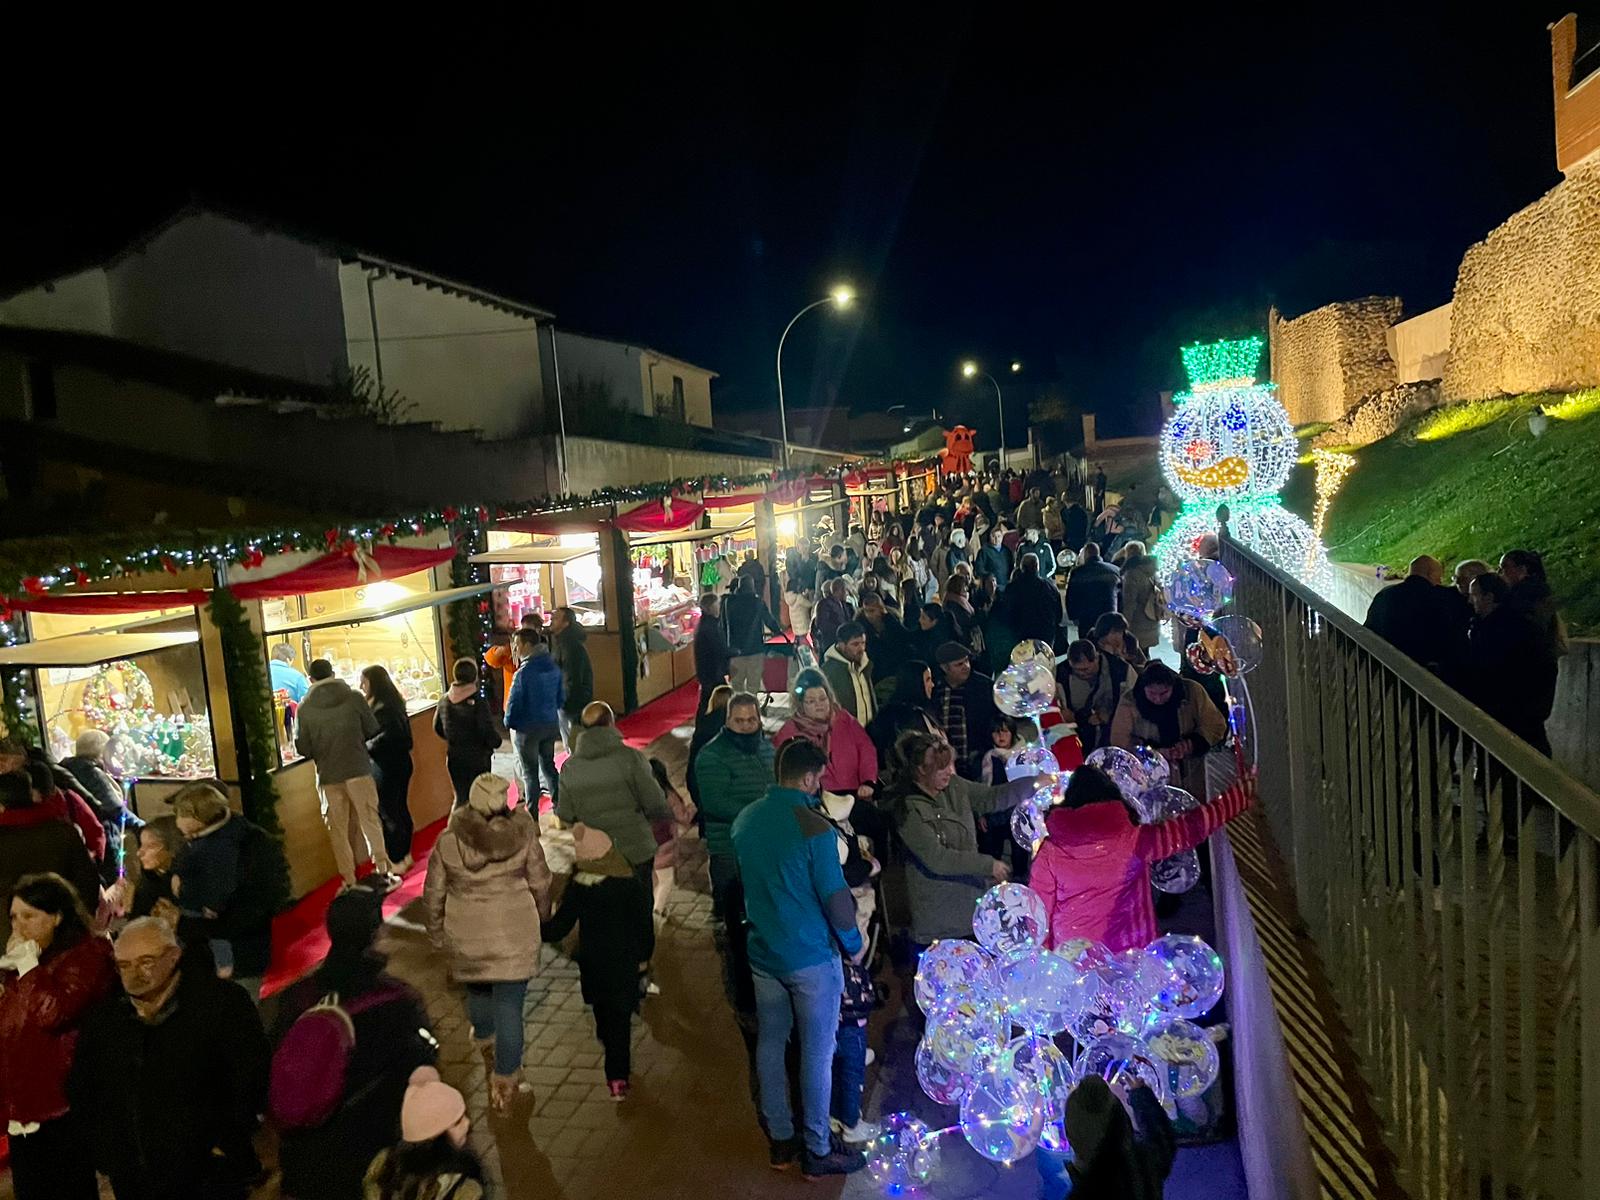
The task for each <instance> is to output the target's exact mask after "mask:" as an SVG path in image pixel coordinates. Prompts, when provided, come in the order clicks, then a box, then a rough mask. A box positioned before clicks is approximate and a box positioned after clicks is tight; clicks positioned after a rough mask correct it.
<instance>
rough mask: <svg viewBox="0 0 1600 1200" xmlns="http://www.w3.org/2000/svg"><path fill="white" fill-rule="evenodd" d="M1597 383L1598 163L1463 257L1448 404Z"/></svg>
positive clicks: (1599, 372)
mask: <svg viewBox="0 0 1600 1200" xmlns="http://www.w3.org/2000/svg"><path fill="white" fill-rule="evenodd" d="M1596 385H1600V163H1589V164H1585V165H1584V166H1582V167H1580V168H1574V169H1573V170H1572V171H1571V172H1570V173H1569V174H1568V176H1567V178H1566V179H1565V181H1563V182H1562V183H1559V184H1557V185H1556V187H1555V188H1553V189H1552V190H1551V191H1549V192H1547V193H1546V194H1545V195H1544V196H1543V197H1542V198H1540V199H1539V200H1537V201H1536V202H1534V203H1533V204H1530V205H1529V206H1528V207H1527V208H1525V209H1523V210H1522V211H1521V212H1519V213H1517V214H1516V215H1515V216H1513V217H1512V218H1511V219H1510V220H1509V221H1507V222H1506V223H1505V224H1503V225H1501V226H1500V227H1499V228H1497V229H1495V230H1493V231H1492V232H1491V233H1490V234H1489V236H1488V237H1486V238H1485V239H1484V240H1483V241H1481V242H1479V243H1477V244H1476V245H1474V246H1473V247H1472V248H1471V249H1469V250H1468V251H1467V253H1466V257H1465V258H1463V259H1462V260H1461V269H1460V271H1459V272H1458V273H1457V275H1456V292H1455V300H1454V301H1453V302H1452V304H1451V315H1450V357H1449V359H1448V360H1447V362H1446V363H1445V371H1444V398H1445V399H1446V400H1479V399H1482V398H1484V397H1486V396H1497V395H1501V394H1503V393H1509V394H1516V393H1521V392H1543V391H1574V390H1576V389H1578V388H1586V387H1594V386H1596Z"/></svg>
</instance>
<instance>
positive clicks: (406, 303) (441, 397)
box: [0, 208, 550, 438]
mask: <svg viewBox="0 0 1600 1200" xmlns="http://www.w3.org/2000/svg"><path fill="white" fill-rule="evenodd" d="M549 319H550V314H549V313H548V312H546V311H544V310H543V309H539V308H535V307H533V306H532V305H528V304H523V303H521V302H520V301H516V300H511V299H508V298H506V297H504V296H497V295H495V294H493V293H490V292H485V291H483V290H482V289H481V288H475V287H472V286H470V285H467V284H462V283H457V282H454V281H451V280H447V279H440V278H438V277H436V276H432V275H429V274H427V273H425V272H422V271H418V270H414V269H412V268H410V267H403V266H399V265H397V264H395V263H392V262H388V261H386V260H384V259H380V258H377V257H375V256H373V255H369V254H366V253H364V252H362V251H359V250H356V249H353V248H351V247H348V246H339V245H334V244H331V243H328V242H325V241H321V240H318V239H312V238H307V237H302V236H298V235H295V234H290V233H287V232H284V231H283V230H281V229H278V228H274V227H271V226H266V225H261V224H257V223H252V222H251V221H249V220H245V219H240V218H236V217H232V216H227V215H224V214H222V213H218V212H214V211H210V210H206V209H199V208H187V209H184V210H183V211H181V212H179V213H178V214H177V215H176V216H174V217H173V218H172V219H170V220H169V221H167V222H166V223H165V224H163V225H161V226H160V227H158V228H157V229H155V230H154V231H152V232H150V233H148V234H146V235H145V236H143V237H141V238H140V239H139V240H138V241H136V242H135V243H133V244H132V245H131V246H129V247H128V248H126V249H125V250H123V251H121V252H120V253H119V254H117V255H116V256H115V257H113V258H112V259H110V260H109V261H107V262H106V263H104V264H102V265H100V266H95V267H90V268H88V269H86V270H82V271H78V272H76V273H74V274H70V275H66V276H63V277H61V278H58V279H54V280H51V281H49V282H47V283H44V284H41V285H39V286H37V287H34V288H31V289H29V290H27V291H24V292H21V293H18V294H16V295H13V296H11V297H9V298H7V299H5V300H0V325H15V326H27V327H32V328H36V329H53V330H63V331H69V332H76V333H93V334H99V335H102V336H108V337H115V338H120V339H124V340H126V341H131V342H134V343H136V344H139V345H143V346H148V347H151V348H153V349H158V350H169V351H174V352H177V353H181V354H188V355H192V356H194V357H196V358H202V359H206V360H208V361H211V362H216V363H222V364H225V365H228V366H235V367H241V368H244V369H246V370H249V371H255V372H260V373H263V374H269V375H276V376H281V377H284V378H288V379H295V380H301V381H304V382H305V383H307V384H309V385H312V386H314V387H319V388H326V387H328V386H329V385H330V384H332V383H334V381H335V380H337V379H339V378H340V377H348V376H349V375H350V374H351V372H352V371H353V370H354V369H357V368H362V367H365V368H366V369H367V371H368V372H369V373H370V375H371V378H372V380H373V382H374V383H375V384H378V385H380V386H381V387H382V388H383V389H385V390H386V391H389V392H397V393H399V394H400V395H402V396H404V397H405V399H406V400H409V401H410V402H411V405H412V407H411V408H410V409H409V410H408V411H407V412H406V414H405V419H406V420H408V421H426V422H432V423H435V424H437V425H438V426H439V427H440V428H442V429H447V430H471V431H475V432H478V433H480V434H482V435H483V436H485V437H490V438H504V437H511V436H516V435H519V434H529V433H537V432H543V431H544V430H545V429H546V428H547V425H546V416H545V409H544V403H545V397H544V387H543V382H542V381H543V378H544V372H543V370H542V366H541V360H540V339H539V328H538V327H539V323H540V322H547V321H548V320H549Z"/></svg>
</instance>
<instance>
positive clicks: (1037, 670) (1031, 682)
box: [994, 659, 1056, 717]
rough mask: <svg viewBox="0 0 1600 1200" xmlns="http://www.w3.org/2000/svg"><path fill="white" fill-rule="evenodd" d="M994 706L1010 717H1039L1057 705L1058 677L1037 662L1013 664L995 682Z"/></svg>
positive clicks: (1053, 671)
mask: <svg viewBox="0 0 1600 1200" xmlns="http://www.w3.org/2000/svg"><path fill="white" fill-rule="evenodd" d="M994 702H995V706H996V707H998V708H999V709H1000V711H1001V712H1003V713H1005V714H1006V715H1007V716H1008V717H1036V716H1038V715H1039V714H1040V713H1042V712H1044V710H1045V709H1047V708H1051V707H1053V706H1054V705H1055V702H1056V673H1055V670H1054V668H1052V667H1047V666H1045V665H1044V663H1042V662H1039V661H1038V660H1036V659H1030V660H1029V661H1027V662H1024V663H1014V664H1013V665H1011V666H1009V667H1007V668H1006V669H1005V670H1004V671H1001V672H1000V675H999V677H998V678H997V679H996V680H995V681H994Z"/></svg>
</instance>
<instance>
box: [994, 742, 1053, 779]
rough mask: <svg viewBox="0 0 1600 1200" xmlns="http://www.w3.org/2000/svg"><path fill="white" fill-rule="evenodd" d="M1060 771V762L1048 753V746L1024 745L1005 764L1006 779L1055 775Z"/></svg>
mask: <svg viewBox="0 0 1600 1200" xmlns="http://www.w3.org/2000/svg"><path fill="white" fill-rule="evenodd" d="M1060 773H1061V764H1060V763H1058V762H1057V761H1056V756H1055V755H1054V754H1052V753H1050V747H1048V746H1024V747H1023V748H1022V749H1021V750H1018V751H1017V752H1016V753H1015V754H1013V755H1012V756H1011V761H1010V762H1008V763H1007V764H1006V778H1007V779H1025V778H1027V777H1029V776H1032V775H1049V776H1055V775H1059V774H1060ZM1052 786H1053V785H1052Z"/></svg>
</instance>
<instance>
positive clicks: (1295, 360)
mask: <svg viewBox="0 0 1600 1200" xmlns="http://www.w3.org/2000/svg"><path fill="white" fill-rule="evenodd" d="M1398 320H1400V300H1399V298H1398V297H1396V296H1369V297H1367V298H1366V299H1364V300H1347V301H1342V302H1340V303H1338V304H1325V305H1323V306H1322V307H1321V308H1318V309H1314V310H1313V311H1311V312H1308V313H1306V314H1305V315H1304V316H1301V317H1295V318H1294V319H1293V320H1284V319H1283V317H1281V316H1280V315H1279V314H1278V311H1277V310H1276V309H1274V310H1273V311H1272V315H1271V317H1270V318H1269V320H1268V345H1269V350H1268V354H1269V361H1270V364H1271V365H1270V370H1271V374H1272V381H1273V382H1274V383H1276V384H1277V385H1278V397H1279V399H1281V400H1282V401H1283V406H1284V408H1286V409H1288V410H1289V419H1290V420H1291V421H1292V422H1294V424H1295V425H1297V426H1298V425H1306V424H1309V423H1311V422H1313V421H1337V420H1338V419H1339V418H1340V417H1342V416H1344V414H1345V413H1347V412H1349V411H1350V409H1351V408H1353V407H1354V406H1355V405H1356V403H1357V402H1358V401H1359V400H1360V399H1361V398H1362V397H1364V396H1367V395H1369V394H1371V393H1373V392H1378V391H1381V390H1383V389H1384V388H1388V387H1393V386H1394V385H1395V383H1396V382H1397V381H1398V378H1399V377H1398V374H1397V372H1396V369H1395V362H1394V359H1393V358H1391V357H1390V355H1389V339H1388V333H1389V327H1390V326H1391V325H1393V324H1395V322H1397V321H1398Z"/></svg>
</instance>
